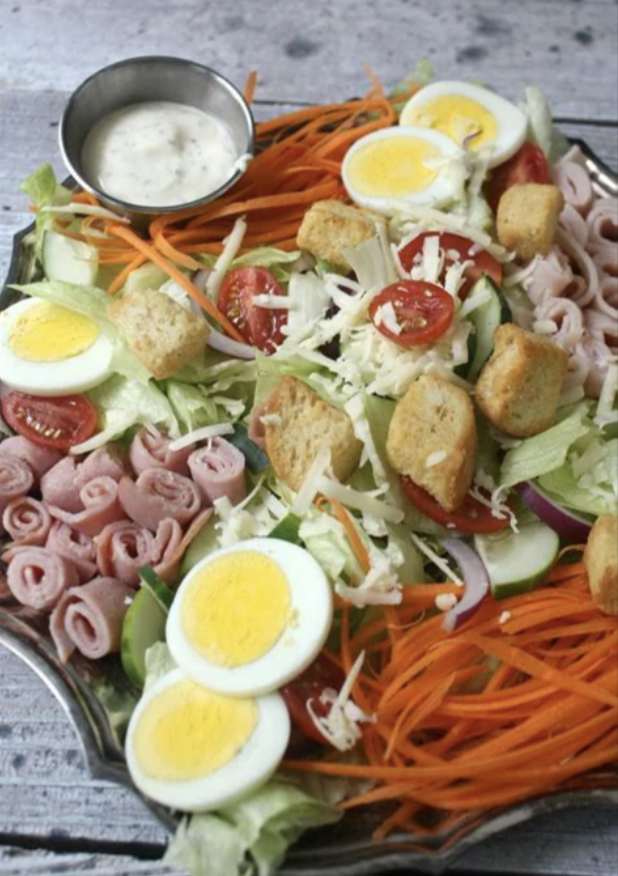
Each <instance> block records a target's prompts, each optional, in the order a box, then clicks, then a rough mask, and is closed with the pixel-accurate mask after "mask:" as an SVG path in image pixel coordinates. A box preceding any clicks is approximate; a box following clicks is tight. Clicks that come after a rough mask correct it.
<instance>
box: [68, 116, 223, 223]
mask: <svg viewBox="0 0 618 876" xmlns="http://www.w3.org/2000/svg"><path fill="white" fill-rule="evenodd" d="M238 157H239V156H238V151H237V149H236V148H235V146H234V142H233V140H232V137H231V134H230V132H229V131H228V130H227V128H226V127H225V126H224V125H223V124H222V123H221V122H220V121H219V120H218V119H216V118H215V117H214V116H211V115H209V114H208V113H205V112H204V111H203V110H200V109H197V108H196V107H193V106H186V105H185V104H180V103H172V102H171V101H149V102H145V103H136V104H132V105H130V106H126V107H123V109H120V110H117V111H116V112H113V113H110V114H109V115H107V116H104V117H103V118H102V119H101V120H100V121H99V122H97V124H96V125H95V126H94V128H93V129H92V130H91V131H90V132H89V134H88V136H87V137H86V141H85V143H84V148H83V152H82V165H83V170H84V175H85V177H86V179H88V180H89V181H90V182H91V183H93V184H94V185H96V186H97V187H98V188H100V189H101V190H102V191H103V192H105V193H106V194H108V195H111V196H112V197H116V198H119V199H120V200H123V201H127V202H128V203H130V204H139V205H140V206H145V207H171V206H175V205H178V204H186V203H188V202H190V201H196V200H198V199H199V198H203V197H204V196H206V195H208V194H210V192H213V191H215V189H218V188H219V186H220V185H222V184H223V183H224V182H225V181H226V180H228V179H229V178H230V176H231V175H232V173H233V171H234V165H235V164H236V162H237V160H238Z"/></svg>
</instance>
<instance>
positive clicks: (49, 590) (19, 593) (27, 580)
mask: <svg viewBox="0 0 618 876" xmlns="http://www.w3.org/2000/svg"><path fill="white" fill-rule="evenodd" d="M2 559H3V560H4V561H5V562H8V564H9V569H8V572H7V583H8V585H9V588H10V590H11V593H12V594H13V596H14V597H15V599H16V600H17V601H18V602H20V603H21V604H22V605H27V606H29V607H30V608H34V609H36V610H37V611H49V610H50V609H52V608H53V607H54V606H55V605H56V603H57V602H58V600H59V599H60V597H61V596H62V594H63V593H64V591H65V590H68V589H69V587H75V586H77V585H78V584H79V574H78V572H77V569H76V568H75V566H74V565H73V564H72V563H70V562H69V561H68V560H65V558H64V557H60V556H58V554H53V553H52V552H51V551H48V550H47V549H46V548H41V547H17V548H11V549H10V550H9V551H6V552H5V553H4V554H3V555H2Z"/></svg>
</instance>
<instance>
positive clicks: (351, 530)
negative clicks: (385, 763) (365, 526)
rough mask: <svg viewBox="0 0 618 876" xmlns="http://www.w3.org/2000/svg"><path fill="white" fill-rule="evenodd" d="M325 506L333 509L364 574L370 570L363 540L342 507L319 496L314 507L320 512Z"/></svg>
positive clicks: (332, 500)
mask: <svg viewBox="0 0 618 876" xmlns="http://www.w3.org/2000/svg"><path fill="white" fill-rule="evenodd" d="M326 505H330V507H331V508H332V509H333V513H334V515H335V517H336V518H337V520H338V521H339V523H341V525H342V526H343V528H344V529H345V534H346V535H347V537H348V541H349V542H350V546H351V548H352V550H353V551H354V556H355V557H356V559H357V560H358V564H359V566H360V567H361V569H362V570H363V572H365V574H366V573H367V572H368V571H369V569H370V568H371V560H370V559H369V552H368V551H367V548H366V547H365V545H364V544H363V540H362V538H361V537H360V535H359V534H358V531H357V529H356V527H355V526H354V524H353V523H352V520H351V519H350V515H349V514H348V512H347V511H346V510H345V508H344V507H343V505H341V504H340V503H339V502H337V501H336V500H335V499H326V498H325V497H324V496H320V498H319V499H318V500H317V501H316V507H317V508H318V510H320V511H322V510H323V509H324V507H325V506H326Z"/></svg>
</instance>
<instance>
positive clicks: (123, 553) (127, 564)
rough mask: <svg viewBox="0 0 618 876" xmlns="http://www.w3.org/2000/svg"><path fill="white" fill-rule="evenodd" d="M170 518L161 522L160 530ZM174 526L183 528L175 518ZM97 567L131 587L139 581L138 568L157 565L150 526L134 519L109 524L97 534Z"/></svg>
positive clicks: (156, 551) (155, 544)
mask: <svg viewBox="0 0 618 876" xmlns="http://www.w3.org/2000/svg"><path fill="white" fill-rule="evenodd" d="M166 523H167V521H165V520H164V521H163V522H162V523H160V524H159V529H161V527H164V526H165V524H166ZM170 523H172V524H173V525H174V526H175V527H177V528H178V529H179V530H180V534H181V536H182V529H181V527H180V524H179V523H178V522H177V521H176V520H171V521H170ZM96 550H97V566H98V568H99V571H100V573H101V574H102V575H105V576H106V577H111V578H118V580H119V581H123V582H124V583H125V584H127V585H128V586H130V587H136V586H137V584H138V583H139V570H140V568H141V567H142V566H151V565H154V564H155V563H156V562H157V561H158V558H159V554H160V549H159V546H158V544H157V539H156V538H155V536H154V535H153V534H152V532H151V531H150V530H149V529H146V527H145V526H141V525H140V524H139V523H135V522H134V521H132V520H121V521H120V522H118V523H110V524H109V526H106V527H105V529H104V530H103V531H102V532H101V534H100V535H99V536H98V537H97V547H96Z"/></svg>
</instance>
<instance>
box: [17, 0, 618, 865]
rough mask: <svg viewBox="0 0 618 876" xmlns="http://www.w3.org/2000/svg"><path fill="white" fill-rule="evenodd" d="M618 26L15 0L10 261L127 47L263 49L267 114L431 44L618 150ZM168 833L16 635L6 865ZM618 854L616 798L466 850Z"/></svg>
mask: <svg viewBox="0 0 618 876" xmlns="http://www.w3.org/2000/svg"><path fill="white" fill-rule="evenodd" d="M267 10H268V11H267ZM104 35H109V37H110V38H109V39H105V38H104ZM617 35H618V6H617V4H616V2H615V0H581V2H576V0H537V2H513V0H511V2H507V3H504V2H502V3H498V2H494V0H476V2H469V3H464V2H463V0H462V2H459V3H458V2H450V0H433V2H426V3H420V4H419V3H412V2H410V3H407V2H405V0H380V2H379V4H378V2H376V0H372V2H368V0H363V2H355V3H352V2H333V0H313V2H312V3H311V4H300V3H299V2H293V0H290V2H285V0H284V2H278V3H276V4H274V3H273V4H265V3H264V2H263V0H261V2H257V0H254V2H252V0H234V2H225V3H223V2H219V3H216V2H204V0H167V2H165V3H163V2H162V0H150V2H149V3H147V4H146V3H140V4H138V3H130V2H127V0H98V2H97V3H88V4H86V3H83V2H81V0H46V2H45V0H41V2H35V0H0V46H1V47H2V51H0V156H1V157H0V276H3V275H4V272H5V270H6V266H7V264H8V257H9V254H10V247H11V239H12V236H13V234H14V233H15V232H16V231H18V230H19V229H20V228H22V227H23V226H24V224H26V222H28V221H29V214H28V213H27V202H26V199H25V196H24V195H23V194H21V193H20V192H19V189H18V185H19V182H20V180H21V179H22V178H23V177H24V176H25V175H26V174H27V173H28V172H29V171H30V170H31V169H32V168H34V167H35V166H36V165H37V164H39V163H40V162H42V161H44V160H51V161H52V163H53V164H54V166H55V167H56V168H57V170H58V171H59V172H62V167H61V162H60V160H59V157H58V153H57V149H56V136H57V122H58V118H59V115H60V113H61V111H62V107H63V104H64V102H65V100H66V97H67V94H68V92H69V91H70V90H71V89H73V88H74V87H75V86H76V85H77V84H78V82H79V81H80V80H81V79H82V78H83V77H84V76H86V75H87V74H89V73H90V72H92V71H93V70H94V69H96V68H97V67H99V66H101V65H103V64H106V63H109V62H111V61H113V60H117V59H118V58H121V57H126V56H129V55H132V54H151V53H156V52H160V53H165V54H178V55H182V56H185V57H192V58H194V59H195V60H199V61H202V62H204V63H207V64H211V65H212V66H214V67H216V68H218V69H220V70H221V71H222V72H224V73H226V74H227V75H228V76H230V77H231V78H232V79H233V80H234V81H235V82H236V83H237V84H239V85H242V82H243V81H244V78H245V75H246V73H247V70H248V69H249V68H251V67H255V68H257V69H259V70H260V90H259V96H260V98H261V100H262V101H265V103H264V102H263V103H261V104H259V105H258V107H257V111H258V114H259V116H260V117H267V116H268V115H273V114H278V113H279V112H282V111H285V110H286V109H287V108H289V107H287V106H285V105H284V104H285V102H288V103H291V102H293V101H294V102H302V103H310V102H327V101H329V100H333V99H339V98H343V97H345V96H349V95H350V94H354V93H360V92H362V91H363V89H364V88H365V87H366V80H365V79H364V76H363V72H362V68H363V63H364V62H368V63H370V64H371V65H372V66H373V67H374V69H375V70H376V72H377V73H378V75H379V76H380V77H381V78H382V79H384V80H385V81H387V82H391V83H392V82H394V81H396V80H397V78H398V77H400V76H401V75H402V74H403V73H405V72H406V70H407V69H408V68H409V67H410V66H412V65H413V64H414V62H415V61H416V60H417V58H418V57H419V56H420V55H422V54H426V55H427V56H429V57H430V58H432V60H434V62H435V64H436V66H437V67H438V70H439V74H440V76H441V77H443V78H446V77H450V78H481V79H483V80H485V81H486V82H488V83H491V84H492V85H494V86H495V87H496V88H497V89H498V90H500V91H502V92H503V93H505V94H507V95H510V96H512V97H516V96H518V94H519V93H520V90H521V85H523V84H524V83H527V82H534V81H536V82H537V83H539V84H541V85H542V86H543V88H544V90H545V91H546V93H547V94H548V96H549V98H550V100H551V101H552V105H553V107H554V111H555V113H556V115H557V116H558V117H559V118H560V119H561V120H562V123H561V127H562V128H563V130H564V131H565V132H566V133H567V134H569V135H571V136H578V137H582V138H583V139H586V140H587V141H588V143H589V144H590V145H591V146H592V147H593V148H594V149H595V150H596V151H597V153H598V154H599V155H600V157H601V158H603V159H604V160H605V161H606V162H607V163H608V164H610V166H613V167H617V166H618V127H617V123H616V120H617V118H618V96H617V93H616V88H615V85H616V81H617V80H618V61H617V59H616V49H615V46H616V39H617ZM165 840H166V835H165V832H164V831H163V829H162V828H161V827H160V826H159V825H158V823H157V822H156V821H154V819H153V818H152V816H151V815H150V813H149V812H148V810H147V809H146V808H145V807H144V806H143V805H142V804H141V803H140V802H139V801H138V800H137V799H136V798H134V797H133V795H132V794H130V793H129V792H128V791H126V790H124V789H121V788H119V787H116V786H114V785H111V784H108V783H105V782H95V781H92V780H90V778H89V777H88V775H87V772H86V769H85V766H84V763H83V760H82V756H81V753H80V751H79V746H78V742H77V740H76V738H75V736H74V734H73V732H72V730H71V728H70V726H69V725H68V723H67V721H66V719H65V717H64V715H63V713H62V711H61V709H60V707H59V706H58V704H57V703H56V702H55V701H54V699H53V697H52V696H51V694H49V693H48V691H47V690H46V689H45V688H44V687H43V686H42V684H41V683H40V682H39V681H38V680H37V679H36V678H35V677H34V676H33V675H32V673H31V672H30V671H29V670H27V669H26V668H25V667H24V666H23V665H22V664H21V663H20V662H19V661H18V660H17V659H16V658H14V657H12V656H10V655H8V654H7V653H6V652H4V651H1V650H0V876H9V874H10V876H17V874H20V876H21V874H43V873H51V872H54V873H58V872H61V873H96V874H106V876H112V874H113V876H121V874H127V876H128V874H132V876H146V874H148V876H150V874H152V876H169V874H170V873H171V871H169V870H168V869H166V868H163V867H162V866H161V865H159V864H157V863H154V862H151V861H148V860H146V861H145V860H141V859H140V858H139V856H137V857H136V854H138V855H143V854H154V853H155V852H156V851H157V849H161V848H162V847H163V844H164V843H165ZM24 844H26V845H27V847H28V848H27V849H24V848H20V847H21V846H23V845H24ZM130 844H134V845H133V846H132V848H133V849H134V850H136V852H135V854H131V848H130ZM135 844H138V845H135ZM37 845H38V846H39V847H40V850H39V851H36V850H35V849H36V846H37ZM121 852H122V854H121ZM617 869H618V833H617V830H616V826H615V823H614V818H613V813H610V812H605V811H603V812H598V813H590V812H581V811H580V812H578V811H573V812H564V813H559V814H556V815H554V816H551V817H549V816H548V817H545V818H542V819H538V820H537V821H535V822H534V823H533V824H529V825H525V826H521V827H519V828H516V829H514V830H512V831H510V832H509V833H508V834H506V835H504V836H503V837H500V838H496V839H494V840H492V841H490V842H488V843H486V844H485V845H484V846H482V847H479V848H478V849H475V850H472V851H470V852H469V853H467V855H466V856H465V857H464V858H463V859H462V860H460V861H459V862H458V863H457V871H458V872H462V873H464V872H465V873H467V874H473V873H474V874H480V873H498V872H505V871H508V872H511V873H518V874H523V873H547V874H550V873H551V874H572V876H579V874H581V876H609V874H614V873H615V872H616V871H617Z"/></svg>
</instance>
